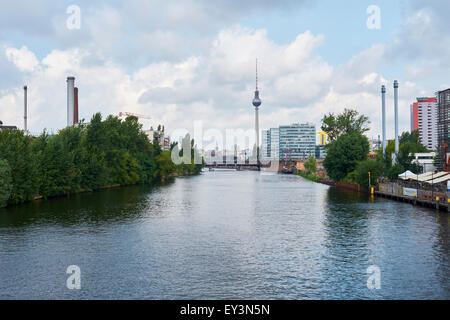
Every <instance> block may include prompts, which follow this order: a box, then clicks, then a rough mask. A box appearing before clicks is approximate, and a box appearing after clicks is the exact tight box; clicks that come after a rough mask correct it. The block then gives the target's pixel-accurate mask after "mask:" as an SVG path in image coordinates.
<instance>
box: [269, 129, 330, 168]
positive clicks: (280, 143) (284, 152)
mask: <svg viewBox="0 0 450 320" xmlns="http://www.w3.org/2000/svg"><path fill="white" fill-rule="evenodd" d="M261 150H262V157H263V158H271V159H281V160H304V159H307V158H309V157H310V156H315V155H316V127H315V125H314V124H309V123H306V124H298V123H296V124H292V125H289V126H280V127H279V128H272V129H269V130H264V131H263V132H262V148H261ZM322 154H323V153H321V155H322Z"/></svg>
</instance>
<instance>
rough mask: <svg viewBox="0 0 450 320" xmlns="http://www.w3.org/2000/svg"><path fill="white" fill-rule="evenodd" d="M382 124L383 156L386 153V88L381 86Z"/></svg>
mask: <svg viewBox="0 0 450 320" xmlns="http://www.w3.org/2000/svg"><path fill="white" fill-rule="evenodd" d="M381 123H382V139H383V156H384V154H385V152H386V87H385V86H384V85H383V86H381Z"/></svg>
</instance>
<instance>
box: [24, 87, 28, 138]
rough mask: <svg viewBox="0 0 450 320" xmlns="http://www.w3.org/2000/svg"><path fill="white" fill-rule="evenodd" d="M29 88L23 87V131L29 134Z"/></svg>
mask: <svg viewBox="0 0 450 320" xmlns="http://www.w3.org/2000/svg"><path fill="white" fill-rule="evenodd" d="M27 90H28V88H27V86H24V87H23V131H24V132H25V133H27V131H28V125H27V114H28V110H27V107H28V106H27V103H28V101H27Z"/></svg>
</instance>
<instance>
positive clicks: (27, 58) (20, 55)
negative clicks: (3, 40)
mask: <svg viewBox="0 0 450 320" xmlns="http://www.w3.org/2000/svg"><path fill="white" fill-rule="evenodd" d="M5 54H6V57H7V58H8V59H9V60H10V61H11V62H13V63H14V64H15V65H16V66H17V68H19V70H20V71H33V70H34V69H35V68H36V67H37V66H38V64H39V61H38V59H37V58H36V56H35V55H34V53H33V52H31V51H30V50H28V48H27V47H25V46H23V47H22V48H20V49H16V48H6V50H5Z"/></svg>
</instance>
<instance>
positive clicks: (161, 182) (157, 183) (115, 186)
mask: <svg viewBox="0 0 450 320" xmlns="http://www.w3.org/2000/svg"><path fill="white" fill-rule="evenodd" d="M197 175H200V172H198V173H197V172H196V173H187V174H179V173H173V174H171V175H170V176H167V177H162V178H161V179H160V180H159V181H154V182H152V183H145V184H139V183H135V184H126V185H121V184H111V185H106V186H102V187H100V188H98V189H95V190H94V189H80V190H78V191H75V192H71V193H67V194H59V195H54V196H48V197H44V196H42V195H36V196H34V197H33V198H32V199H30V200H27V201H24V202H21V203H18V204H8V205H7V206H5V207H2V208H5V209H8V208H12V207H18V206H22V205H25V204H27V203H30V202H33V201H50V200H54V199H63V198H70V197H71V196H75V195H78V194H83V193H95V192H102V191H106V190H110V189H118V188H124V187H132V186H139V185H141V186H151V187H157V186H164V185H166V184H168V183H171V182H173V181H174V180H175V178H177V177H179V178H182V177H192V176H197Z"/></svg>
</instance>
